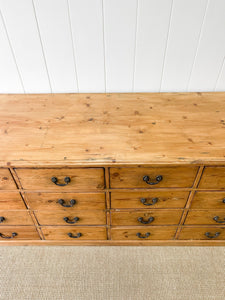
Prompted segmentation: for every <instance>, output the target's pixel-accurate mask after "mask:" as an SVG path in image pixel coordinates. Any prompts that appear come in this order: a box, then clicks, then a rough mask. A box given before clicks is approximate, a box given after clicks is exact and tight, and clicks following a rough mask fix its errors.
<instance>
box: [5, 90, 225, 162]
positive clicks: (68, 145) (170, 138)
mask: <svg viewBox="0 0 225 300" xmlns="http://www.w3.org/2000/svg"><path fill="white" fill-rule="evenodd" d="M224 107H225V93H224V92H221V93H161V94H157V93H152V94H151V93H140V94H135V93H134V94H126V93H125V94H54V95H50V94H41V95H0V126H1V129H2V130H1V132H0V144H1V147H2V148H3V149H7V151H1V153H0V166H6V165H7V163H10V164H11V165H13V166H29V165H30V166H32V167H33V166H37V165H39V166H40V165H42V166H47V165H54V166H56V165H61V166H63V165H64V166H71V165H74V164H81V165H90V164H93V165H98V166H100V165H101V166H105V165H106V164H115V163H116V164H129V165H137V164H151V165H152V164H178V165H181V164H189V163H195V164H203V163H213V164H224V142H223V140H224V126H225V125H224V122H223V121H222V120H224ZM212 129H213V130H212ZM15 149H16V151H15Z"/></svg>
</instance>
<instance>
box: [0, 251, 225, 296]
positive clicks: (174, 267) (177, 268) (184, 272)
mask: <svg viewBox="0 0 225 300" xmlns="http://www.w3.org/2000/svg"><path fill="white" fill-rule="evenodd" d="M224 271H225V249H224V247H81V246H80V247H79V246H77V247H64V246H63V247H61V246H57V247H53V246H51V247H47V246H45V247H35V246H29V247H21V246H20V247H0V299H2V300H26V299H27V300H28V299H29V300H51V299H54V300H64V299H65V300H70V299H71V300H72V299H75V300H76V299H78V300H86V299H88V300H111V299H119V300H120V299H121V300H137V299H145V300H148V299H153V300H161V299H163V300H167V299H168V300H170V299H171V300H179V299H182V300H186V299H187V300H189V299H190V300H207V299H210V300H211V299H215V300H224V299H225V280H224V279H225V277H224Z"/></svg>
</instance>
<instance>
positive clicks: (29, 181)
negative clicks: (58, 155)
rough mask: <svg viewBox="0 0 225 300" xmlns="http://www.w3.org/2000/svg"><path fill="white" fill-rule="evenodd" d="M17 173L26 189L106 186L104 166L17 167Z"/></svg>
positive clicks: (62, 189) (61, 189)
mask: <svg viewBox="0 0 225 300" xmlns="http://www.w3.org/2000/svg"><path fill="white" fill-rule="evenodd" d="M16 173H17V175H18V177H19V179H20V182H21V184H22V186H23V188H24V189H34V190H35V189H38V190H45V189H46V190H55V191H56V190H58V191H68V190H70V189H72V190H73V189H75V190H79V189H80V190H82V189H103V188H104V186H105V184H104V170H103V169H102V168H83V169H82V168H80V169H79V168H75V169H69V168H64V169H16ZM67 178H68V181H67ZM53 181H54V182H53Z"/></svg>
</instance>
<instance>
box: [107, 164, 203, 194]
mask: <svg viewBox="0 0 225 300" xmlns="http://www.w3.org/2000/svg"><path fill="white" fill-rule="evenodd" d="M197 169H198V168H197V167H152V168H145V167H140V168H111V169H110V186H111V188H151V189H152V188H160V187H187V188H188V187H192V185H193V183H194V179H195V177H196V174H197Z"/></svg>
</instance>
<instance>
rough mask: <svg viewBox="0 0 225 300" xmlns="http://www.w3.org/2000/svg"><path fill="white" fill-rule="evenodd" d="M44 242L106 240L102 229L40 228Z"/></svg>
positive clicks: (72, 227) (104, 229)
mask: <svg viewBox="0 0 225 300" xmlns="http://www.w3.org/2000/svg"><path fill="white" fill-rule="evenodd" d="M41 229H42V232H43V234H44V236H45V239H46V240H71V241H76V240H106V239H107V235H106V228H104V227H90V226H89V227H74V226H68V227H67V226H66V227H62V226H58V227H54V226H46V227H42V228H41Z"/></svg>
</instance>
